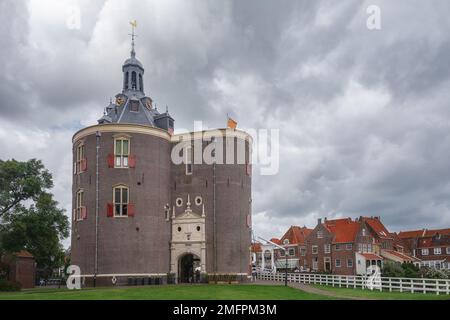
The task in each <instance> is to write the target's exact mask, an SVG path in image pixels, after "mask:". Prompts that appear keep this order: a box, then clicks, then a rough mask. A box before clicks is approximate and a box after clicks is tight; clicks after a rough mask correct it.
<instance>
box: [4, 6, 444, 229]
mask: <svg viewBox="0 0 450 320" xmlns="http://www.w3.org/2000/svg"><path fill="white" fill-rule="evenodd" d="M369 5H377V6H378V7H379V8H380V9H381V30H369V29H368V28H367V25H366V22H367V19H368V17H369V15H368V14H367V12H366V10H367V8H368V6H369ZM73 8H78V9H79V10H80V13H81V15H80V22H81V24H80V28H76V25H75V28H74V24H73V22H74V20H73V19H71V17H72V14H73V12H74V11H73ZM75 12H76V10H75ZM449 14H450V3H449V2H448V1H446V0H442V1H437V0H436V1H431V0H429V1H420V0H417V1H415V0H402V1H390V0H385V1H382V0H371V1H360V0H345V1H312V0H310V1H300V0H295V1H282V2H279V1H274V0H272V1H261V0H258V1H256V0H255V1H198V0H192V1H187V0H179V1H168V0H164V1H142V0H139V1H120V0H96V1H92V0H79V1H76V0H30V1H25V0H0V21H2V27H1V28H0V38H1V40H2V45H1V50H0V60H1V63H2V66H3V68H2V72H1V73H0V98H1V101H0V142H1V148H0V158H1V159H10V158H15V159H18V160H27V159H30V158H39V159H43V161H44V162H45V165H46V166H47V167H48V168H49V169H50V170H51V171H52V173H53V175H54V180H55V188H54V190H53V191H54V193H55V195H56V198H57V200H58V201H59V202H60V204H61V206H62V207H64V208H66V209H67V210H68V212H70V207H71V177H72V176H71V163H72V160H71V151H70V150H71V137H72V135H73V133H74V132H75V131H77V130H78V129H80V128H82V127H84V126H86V125H91V124H94V123H96V120H97V119H98V118H99V117H100V116H101V115H102V111H103V108H104V107H105V106H106V105H107V104H108V102H109V99H110V97H113V96H114V95H115V94H117V93H119V92H120V91H121V84H122V80H121V77H122V75H121V65H122V63H123V61H124V60H125V59H126V58H127V57H128V56H129V51H130V39H129V36H128V34H129V33H130V28H129V27H130V26H129V24H128V22H129V21H130V20H132V19H136V20H138V24H139V27H138V31H137V32H138V35H139V37H138V38H137V47H136V51H137V57H138V58H139V59H140V60H141V61H142V62H143V63H144V66H145V68H146V73H145V78H144V79H145V86H146V93H147V94H148V95H150V96H151V97H152V98H154V100H155V101H156V103H157V105H159V106H161V107H165V105H168V106H169V108H170V112H171V114H172V115H173V116H174V118H175V120H176V126H177V127H179V128H187V129H192V127H193V121H194V120H202V121H203V122H204V124H205V125H207V126H208V127H210V128H212V127H223V126H224V124H225V120H226V118H225V117H226V114H227V113H229V114H231V115H232V116H233V117H234V118H235V119H236V120H237V121H238V122H239V127H241V128H255V129H265V128H273V129H280V170H279V173H278V174H277V175H274V176H261V175H259V174H258V171H257V169H258V168H256V171H255V175H254V185H253V204H254V207H253V210H254V219H253V220H254V223H255V230H256V233H258V234H259V235H262V236H265V237H272V236H276V237H280V236H281V235H282V233H283V232H284V230H285V229H286V228H287V227H288V226H290V225H301V226H303V225H307V226H309V227H313V226H314V225H315V224H316V221H317V218H318V217H325V216H327V217H329V218H334V217H357V216H360V215H368V216H371V215H374V216H381V217H382V219H383V221H384V222H385V224H386V225H387V226H388V228H389V229H390V230H392V231H399V230H404V229H411V228H423V227H427V228H433V227H450V123H449V119H450V89H449V88H450V55H449V52H450V36H449V30H450V19H448V15H449ZM75 20H76V19H75ZM75 22H76V21H75Z"/></svg>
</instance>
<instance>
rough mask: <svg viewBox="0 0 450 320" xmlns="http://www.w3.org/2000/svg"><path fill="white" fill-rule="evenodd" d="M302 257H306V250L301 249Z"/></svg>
mask: <svg viewBox="0 0 450 320" xmlns="http://www.w3.org/2000/svg"><path fill="white" fill-rule="evenodd" d="M300 255H301V256H302V257H304V256H306V248H300Z"/></svg>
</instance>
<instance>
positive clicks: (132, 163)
mask: <svg viewBox="0 0 450 320" xmlns="http://www.w3.org/2000/svg"><path fill="white" fill-rule="evenodd" d="M128 166H129V167H130V168H136V156H135V155H131V156H130V157H129V158H128Z"/></svg>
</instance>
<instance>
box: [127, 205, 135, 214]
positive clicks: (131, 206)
mask: <svg viewBox="0 0 450 320" xmlns="http://www.w3.org/2000/svg"><path fill="white" fill-rule="evenodd" d="M128 216H129V217H134V204H131V203H129V204H128Z"/></svg>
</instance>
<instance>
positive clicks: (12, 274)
mask: <svg viewBox="0 0 450 320" xmlns="http://www.w3.org/2000/svg"><path fill="white" fill-rule="evenodd" d="M2 262H3V263H4V264H5V265H7V267H8V271H7V278H8V280H9V281H12V282H18V283H20V285H21V287H22V288H23V289H28V288H34V286H35V277H36V262H35V259H34V257H33V255H32V254H31V253H29V252H28V251H25V250H22V251H20V252H17V253H14V254H8V255H5V256H4V257H3V258H2Z"/></svg>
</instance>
